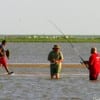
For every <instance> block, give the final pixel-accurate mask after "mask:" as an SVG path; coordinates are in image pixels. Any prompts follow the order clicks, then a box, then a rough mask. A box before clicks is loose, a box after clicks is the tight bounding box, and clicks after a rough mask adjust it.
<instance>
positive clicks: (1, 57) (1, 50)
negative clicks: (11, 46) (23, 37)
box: [0, 40, 13, 75]
mask: <svg viewBox="0 0 100 100" xmlns="http://www.w3.org/2000/svg"><path fill="white" fill-rule="evenodd" d="M6 43H7V42H6V40H3V41H2V43H1V45H0V65H2V66H3V67H4V68H5V70H6V72H7V73H8V74H9V75H10V74H12V73H13V72H10V71H9V70H8V65H7V56H6V50H5V46H6ZM7 52H8V56H9V51H8V50H7Z"/></svg>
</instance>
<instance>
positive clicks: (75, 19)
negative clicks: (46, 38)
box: [0, 0, 100, 35]
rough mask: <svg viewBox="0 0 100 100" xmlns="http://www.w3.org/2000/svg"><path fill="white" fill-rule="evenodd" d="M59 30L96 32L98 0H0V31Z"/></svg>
mask: <svg viewBox="0 0 100 100" xmlns="http://www.w3.org/2000/svg"><path fill="white" fill-rule="evenodd" d="M59 30H60V31H59ZM62 33H64V34H65V35H100V0H0V34H1V35H5V34H6V35H7V34H10V35H14V34H15V35H17V34H18V35H19V34H27V35H29V34H30V35H32V34H33V35H34V34H42V35H48V34H50V35H53V34H58V35H61V34H62Z"/></svg>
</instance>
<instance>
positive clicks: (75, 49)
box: [48, 20, 88, 69]
mask: <svg viewBox="0 0 100 100" xmlns="http://www.w3.org/2000/svg"><path fill="white" fill-rule="evenodd" d="M48 22H49V23H50V24H52V25H53V26H54V27H55V28H56V29H57V30H58V31H59V32H60V33H61V34H63V36H64V38H65V39H66V40H67V41H68V43H69V44H70V45H71V47H72V48H73V50H74V51H75V52H76V54H77V56H78V57H79V58H80V59H81V61H82V63H83V64H84V65H85V66H86V68H87V69H88V66H87V64H85V63H84V59H83V58H82V57H81V55H80V54H79V51H78V50H77V48H75V47H74V45H73V44H72V42H71V41H70V40H69V39H68V38H66V35H65V34H64V32H63V31H62V30H61V29H60V28H59V27H58V26H57V25H56V24H55V23H54V22H53V21H51V20H48Z"/></svg>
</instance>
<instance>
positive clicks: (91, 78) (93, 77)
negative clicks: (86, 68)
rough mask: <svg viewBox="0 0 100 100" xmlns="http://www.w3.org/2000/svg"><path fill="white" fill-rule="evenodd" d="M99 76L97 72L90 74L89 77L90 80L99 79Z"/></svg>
mask: <svg viewBox="0 0 100 100" xmlns="http://www.w3.org/2000/svg"><path fill="white" fill-rule="evenodd" d="M98 76H99V73H97V74H96V75H91V74H90V75H89V79H90V80H97V79H98Z"/></svg>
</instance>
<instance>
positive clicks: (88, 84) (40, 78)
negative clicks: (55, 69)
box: [0, 67, 100, 100]
mask: <svg viewBox="0 0 100 100" xmlns="http://www.w3.org/2000/svg"><path fill="white" fill-rule="evenodd" d="M10 70H14V72H15V75H12V76H8V75H5V74H2V73H4V70H3V69H2V68H0V73H1V74H0V100H100V81H94V82H93V81H89V80H88V71H87V69H85V68H63V69H62V73H61V79H59V80H50V75H49V68H17V67H16V68H14V67H12V68H10ZM99 80H100V79H99Z"/></svg>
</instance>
